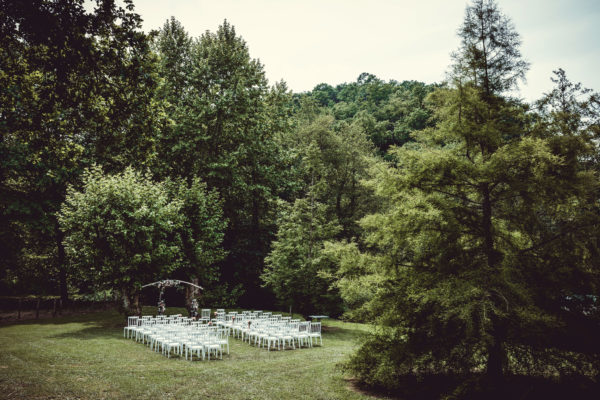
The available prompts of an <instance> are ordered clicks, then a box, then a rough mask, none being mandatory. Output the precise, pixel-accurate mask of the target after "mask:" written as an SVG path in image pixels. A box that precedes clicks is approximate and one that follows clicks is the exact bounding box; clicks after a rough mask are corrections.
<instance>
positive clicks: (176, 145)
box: [157, 21, 285, 304]
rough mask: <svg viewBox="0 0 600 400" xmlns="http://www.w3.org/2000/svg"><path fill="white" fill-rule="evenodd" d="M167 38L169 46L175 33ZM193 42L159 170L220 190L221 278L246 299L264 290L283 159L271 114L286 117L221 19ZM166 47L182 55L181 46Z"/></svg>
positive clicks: (259, 296) (257, 296)
mask: <svg viewBox="0 0 600 400" xmlns="http://www.w3.org/2000/svg"><path fill="white" fill-rule="evenodd" d="M169 26H170V27H171V28H172V29H170V30H169V31H168V32H174V31H175V30H176V29H175V28H177V27H178V25H175V24H174V23H173V22H171V23H170V25H169ZM177 29H179V28H177ZM168 32H167V26H165V28H164V29H163V31H162V33H161V34H160V35H159V42H160V43H163V42H164V43H167V41H166V40H163V39H161V38H164V37H165V35H167V33H168ZM169 34H171V33H169ZM178 35H179V36H178V37H183V36H182V34H178ZM168 43H171V44H169V46H174V45H173V44H172V43H174V41H173V40H171V41H168ZM191 47H192V48H191V52H190V56H189V58H190V67H189V68H190V72H189V76H188V77H187V83H186V85H187V86H186V87H185V89H183V90H182V91H181V99H179V100H178V103H177V109H176V110H175V111H174V113H173V114H172V115H173V116H172V118H173V127H172V129H171V130H169V131H167V135H170V136H168V137H166V138H164V140H163V141H162V143H161V148H160V151H159V154H160V157H159V161H160V166H159V167H158V168H157V170H159V171H161V174H164V175H163V176H170V177H177V176H178V177H181V178H184V179H186V180H187V181H190V180H191V179H193V178H194V177H201V178H202V180H203V181H205V182H206V184H207V185H208V188H210V189H215V190H217V191H218V193H219V195H220V197H221V199H223V214H224V217H225V218H226V219H227V221H228V227H227V229H226V232H225V238H224V242H223V243H224V247H225V249H226V250H227V256H226V258H225V259H224V260H223V262H222V263H221V273H222V279H223V281H224V282H223V284H225V282H229V283H230V284H234V285H241V286H243V287H244V290H246V291H247V292H246V295H245V300H243V301H245V302H246V304H252V303H253V302H254V303H256V302H260V301H261V299H264V298H265V293H262V290H261V289H260V281H259V274H260V272H261V271H262V268H263V262H264V256H265V254H266V253H267V249H268V245H269V243H270V242H271V240H272V238H273V235H274V219H275V214H274V211H275V209H274V207H275V204H276V203H275V201H274V199H275V196H276V194H277V192H278V187H279V186H280V184H281V180H280V179H281V178H280V177H281V176H282V175H283V174H282V171H281V167H280V165H283V164H284V163H285V162H284V161H282V154H281V153H280V152H279V148H278V146H277V142H276V140H275V136H276V135H277V134H278V130H279V129H281V128H282V127H283V126H284V125H285V124H282V123H280V122H278V121H277V120H276V118H280V117H281V118H285V116H284V115H282V114H280V113H274V112H273V111H274V110H275V109H276V108H277V107H276V106H275V105H274V104H272V103H271V101H272V100H275V99H277V98H279V97H278V96H276V95H274V96H271V93H272V92H271V91H270V90H269V88H268V86H267V80H266V78H265V75H264V71H263V66H262V65H261V64H260V62H259V61H258V60H254V59H251V58H250V55H249V52H248V47H247V46H246V43H245V42H244V40H243V39H242V38H241V37H239V36H237V34H236V32H235V29H234V27H233V26H232V25H230V24H229V23H228V22H227V21H225V22H224V23H223V25H221V26H220V27H219V28H218V30H217V32H214V33H213V32H208V31H207V32H206V33H204V34H203V35H202V36H201V37H200V38H199V39H198V40H195V41H193V43H192V46H191ZM171 50H172V53H174V54H181V56H177V57H179V59H182V58H184V55H185V51H186V50H185V48H184V49H183V50H182V51H179V52H178V51H176V50H175V49H171ZM165 52H166V47H165V48H164V49H162V50H161V59H166V58H167V55H166V54H164V53H165ZM162 74H163V76H164V77H165V79H166V80H167V81H168V80H170V79H174V78H173V77H172V76H171V73H170V71H165V70H163V72H162ZM170 85H175V83H172V84H170ZM277 90H279V89H275V91H277ZM281 186H283V184H281Z"/></svg>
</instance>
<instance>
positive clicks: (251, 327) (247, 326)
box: [216, 310, 323, 351]
mask: <svg viewBox="0 0 600 400" xmlns="http://www.w3.org/2000/svg"><path fill="white" fill-rule="evenodd" d="M216 320H217V322H216V323H217V325H218V326H223V327H225V328H227V329H228V333H230V334H231V335H232V336H233V337H235V338H238V339H241V340H242V341H244V342H247V343H248V344H251V345H255V346H258V347H261V348H266V349H267V350H268V351H270V350H271V349H275V348H277V349H278V350H281V349H282V348H283V349H285V348H286V347H287V348H292V349H296V348H301V347H303V346H305V347H312V346H313V339H314V341H315V342H316V343H319V344H320V345H321V346H322V345H323V338H322V336H321V323H320V322H310V321H300V320H299V319H292V318H291V317H283V316H282V315H273V314H272V313H270V312H262V311H244V312H242V313H237V312H230V313H227V314H226V313H225V312H224V310H223V311H217V313H216Z"/></svg>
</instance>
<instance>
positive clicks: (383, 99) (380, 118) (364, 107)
mask: <svg viewBox="0 0 600 400" xmlns="http://www.w3.org/2000/svg"><path fill="white" fill-rule="evenodd" d="M435 87H436V85H426V84H424V83H421V82H416V81H404V82H396V81H393V80H392V81H389V82H384V81H382V80H381V79H379V78H377V77H376V76H374V75H372V74H367V73H362V74H361V75H360V76H359V77H358V79H357V80H356V82H351V83H342V84H340V85H337V86H336V87H335V88H334V87H332V86H330V85H327V84H324V83H322V84H319V85H317V86H315V88H314V89H313V90H312V91H310V92H308V93H306V94H304V95H302V96H300V95H298V96H299V97H300V98H301V99H302V98H306V97H308V98H310V99H313V100H315V101H316V104H317V105H318V106H320V107H323V108H325V109H326V110H328V111H329V112H330V113H331V114H332V115H333V116H334V117H335V119H336V120H337V121H344V122H346V123H352V122H355V123H358V124H359V125H360V126H361V128H362V129H363V130H364V131H365V133H366V135H367V137H368V138H369V139H370V141H371V142H372V143H373V144H374V145H375V147H376V148H377V149H378V151H379V153H380V154H381V155H385V154H386V153H387V150H388V149H389V148H390V146H393V145H397V146H401V145H403V144H404V143H406V142H407V141H410V140H411V139H410V132H412V131H415V130H419V129H423V128H425V127H426V126H429V125H430V122H429V119H430V117H431V112H430V111H429V110H428V109H427V108H426V107H425V106H424V102H423V101H424V99H425V97H426V96H427V94H428V93H430V92H431V91H432V90H433V89H434V88H435Z"/></svg>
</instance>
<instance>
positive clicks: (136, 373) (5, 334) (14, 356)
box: [0, 312, 367, 400]
mask: <svg viewBox="0 0 600 400" xmlns="http://www.w3.org/2000/svg"><path fill="white" fill-rule="evenodd" d="M325 324H326V325H327V326H328V327H329V330H328V331H326V332H325V333H324V334H323V347H318V346H317V347H314V348H312V349H301V350H290V351H279V352H277V351H274V352H267V351H265V350H261V349H257V348H255V347H251V346H249V345H248V344H246V343H242V342H240V341H239V340H236V339H230V347H231V354H230V355H229V356H227V355H225V356H224V359H223V360H222V361H221V360H219V361H210V362H208V361H197V362H196V361H194V362H189V361H185V360H184V359H177V358H175V359H173V358H171V359H166V358H165V357H163V356H161V355H160V354H157V353H154V352H152V351H150V349H148V348H147V347H144V346H143V345H141V344H139V343H135V342H134V341H132V340H126V339H124V338H123V328H122V327H123V319H122V317H121V316H119V315H118V314H116V313H113V312H101V313H93V314H89V315H83V316H74V317H64V318H56V319H52V320H45V321H44V320H43V321H31V322H27V323H21V324H13V325H7V326H2V327H0V343H2V351H0V398H6V399H9V398H29V399H34V398H40V399H47V398H61V399H67V398H73V399H75V398H77V399H104V398H105V399H115V398H127V399H136V398H139V399H149V398H151V399H159V398H175V399H186V398H195V399H197V398H217V399H304V398H305V399H313V400H314V399H359V398H367V397H366V396H365V395H363V394H360V393H357V392H354V391H352V390H351V388H350V386H349V384H348V383H347V382H346V381H345V380H344V378H343V376H342V374H341V372H340V371H339V369H337V368H336V364H337V363H339V362H340V361H341V360H343V359H344V358H345V357H346V355H347V354H349V353H350V352H351V351H352V350H353V348H354V346H355V339H356V338H357V337H358V336H359V334H360V332H361V331H364V330H365V329H366V327H365V326H363V325H359V324H350V323H342V322H338V321H327V322H326V323H325Z"/></svg>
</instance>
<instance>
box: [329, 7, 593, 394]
mask: <svg viewBox="0 0 600 400" xmlns="http://www.w3.org/2000/svg"><path fill="white" fill-rule="evenodd" d="M460 34H461V37H462V43H463V46H462V48H461V51H460V52H459V53H457V56H456V59H455V61H456V65H455V68H454V70H453V71H454V75H453V76H452V81H451V82H450V84H451V85H450V86H449V87H448V88H441V89H438V90H436V91H434V92H433V93H432V94H431V95H430V96H429V97H428V103H429V104H430V107H431V108H432V110H433V111H434V113H435V119H436V121H438V123H437V126H436V127H434V128H429V129H425V130H423V131H421V132H417V133H415V134H414V138H415V143H414V144H407V145H405V146H403V147H402V148H397V149H395V150H393V154H394V155H395V160H396V165H395V166H394V167H388V168H379V169H378V170H377V171H376V178H375V179H374V180H373V181H372V182H371V184H370V186H371V187H373V188H374V190H375V192H376V194H377V195H378V196H379V198H380V199H381V200H380V202H381V204H382V205H383V210H384V211H382V212H380V213H376V214H372V215H369V216H367V217H365V218H364V219H363V220H362V221H361V226H362V227H363V228H364V229H365V231H366V234H365V238H364V241H365V245H364V247H363V249H359V248H357V246H356V245H355V244H352V243H350V244H346V245H342V244H338V245H336V246H334V247H332V248H331V251H333V252H334V253H337V255H338V257H339V260H340V263H341V268H340V271H339V274H340V278H341V280H340V284H339V285H338V286H339V287H340V290H341V292H342V296H344V297H348V298H350V299H355V300H356V299H359V304H361V305H362V307H364V308H365V309H366V310H367V312H368V315H370V316H375V321H377V322H378V324H379V326H380V328H379V330H378V331H377V332H376V333H375V334H373V335H371V336H370V337H369V338H368V339H366V341H365V342H364V343H363V345H362V347H361V348H360V350H359V351H358V352H357V353H356V354H355V356H354V357H353V358H352V360H351V361H350V363H349V364H348V365H349V368H350V369H351V370H352V371H354V372H355V373H356V374H357V375H358V376H359V378H360V379H361V380H363V381H364V382H367V383H369V384H375V385H383V386H386V387H392V388H394V387H395V388H397V385H398V383H399V379H400V377H402V376H411V375H412V376H414V375H417V376H421V377H422V376H424V375H426V374H430V373H438V374H460V375H464V374H469V373H472V372H473V371H475V370H482V369H483V370H485V371H486V375H487V378H488V379H489V383H490V385H489V388H492V389H491V391H492V392H493V391H494V390H496V389H498V388H501V385H500V382H501V380H502V379H503V375H504V374H505V373H507V372H512V373H523V372H525V373H533V374H545V373H547V371H549V370H552V371H555V372H556V373H558V374H565V373H566V374H568V373H577V371H578V370H580V369H581V368H583V367H582V365H586V368H590V367H591V368H592V369H593V370H595V371H598V367H599V366H598V365H597V362H596V361H594V359H593V357H592V358H591V359H589V358H588V359H586V357H585V353H589V348H587V349H583V348H582V347H579V348H578V347H577V346H576V345H573V341H569V340H564V337H562V338H561V339H558V338H559V337H560V334H558V332H562V333H564V329H565V326H566V319H565V316H564V314H563V310H562V309H561V304H563V303H562V300H563V299H564V297H565V296H567V295H569V294H574V293H597V290H598V283H599V282H598V280H597V271H598V265H597V263H596V261H594V254H596V243H595V239H594V237H595V236H596V235H595V234H592V231H593V230H594V229H595V228H594V226H597V222H596V221H597V216H596V215H595V212H594V211H593V210H595V209H597V204H596V200H595V199H594V193H595V192H596V188H597V187H598V181H597V178H596V176H595V175H594V174H593V173H591V172H590V171H589V169H588V168H585V166H584V165H583V164H581V160H583V159H585V158H586V157H587V156H588V155H589V150H590V145H591V142H590V140H589V139H588V138H585V137H582V136H580V137H579V139H578V140H579V141H580V143H579V145H577V146H572V147H571V150H572V151H573V152H574V153H573V157H572V158H571V160H573V161H574V162H576V163H577V165H578V167H577V168H572V165H569V164H570V163H569V162H567V159H566V158H565V152H564V151H563V150H564V147H560V146H555V145H554V144H555V142H553V140H552V136H553V135H552V134H550V135H549V134H548V132H547V131H546V130H544V129H538V128H537V127H536V126H537V125H534V124H532V118H531V117H530V116H529V114H528V113H527V107H526V106H524V105H523V104H521V103H520V102H519V101H517V100H514V99H510V98H506V97H502V96H501V95H502V94H503V93H504V92H505V91H507V90H509V89H511V88H514V85H515V84H516V81H517V78H519V77H521V76H522V75H523V73H524V70H525V67H526V64H525V63H524V62H523V61H522V60H520V58H519V57H518V56H519V52H518V48H515V46H517V45H518V43H519V41H518V35H517V34H516V33H515V32H514V31H513V29H512V26H511V24H510V23H509V21H508V19H507V18H506V17H505V16H503V15H502V14H501V13H500V12H499V11H498V9H497V7H496V5H495V3H494V2H493V1H475V2H474V3H473V5H472V6H470V7H468V8H467V13H466V17H465V23H464V24H463V28H462V29H461V31H460ZM575 160H576V161H575ZM590 234H592V236H591V238H590ZM557 248H559V249H560V250H558V251H556V249H557ZM361 250H362V251H361ZM351 255H354V259H355V260H356V261H352V257H351ZM364 282H367V283H368V284H370V285H371V287H373V288H374V289H375V293H374V294H373V296H372V297H371V298H368V299H364V298H363V299H360V297H361V296H364V295H363V294H362V292H361V291H360V290H359V288H357V285H360V284H364ZM588 343H589V341H588ZM572 352H575V353H577V356H573V354H574V353H572ZM582 358H583V359H584V360H585V361H584V362H582V361H581V360H582ZM559 360H560V361H559ZM586 363H587V364H586Z"/></svg>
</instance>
